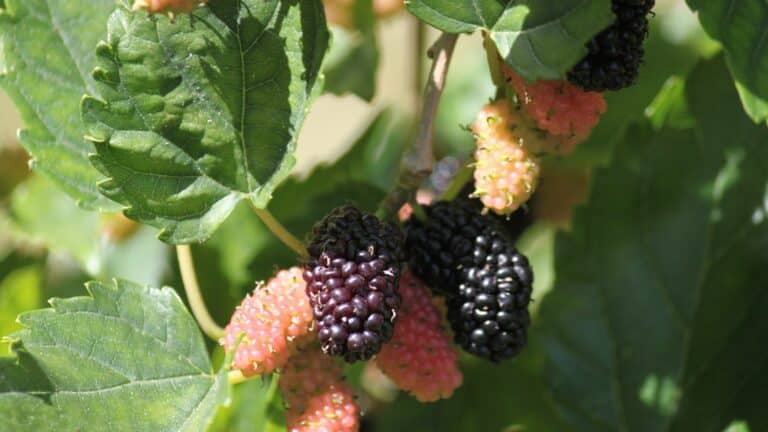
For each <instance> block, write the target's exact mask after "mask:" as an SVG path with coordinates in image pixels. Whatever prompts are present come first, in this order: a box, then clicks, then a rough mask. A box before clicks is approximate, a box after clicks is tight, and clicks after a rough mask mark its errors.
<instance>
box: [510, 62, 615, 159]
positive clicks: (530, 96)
mask: <svg viewBox="0 0 768 432" xmlns="http://www.w3.org/2000/svg"><path fill="white" fill-rule="evenodd" d="M504 75H505V76H506V78H507V81H508V82H510V83H511V84H512V87H514V89H515V93H517V97H518V100H519V102H520V104H521V105H522V108H523V109H524V110H525V112H526V113H527V114H528V116H530V117H531V118H532V119H533V121H534V122H535V123H536V126H537V127H538V128H539V129H541V130H543V131H546V132H547V133H548V135H549V136H548V137H547V139H543V140H541V142H542V143H543V144H544V145H543V147H545V148H544V149H543V150H545V151H548V152H550V153H559V154H568V153H570V152H571V151H573V149H574V148H575V147H576V145H577V144H579V143H580V142H583V141H584V140H586V139H587V137H589V133H590V132H591V131H592V128H594V127H595V126H596V125H597V123H598V121H600V115H601V114H603V113H604V112H605V110H606V104H605V98H604V97H603V94H602V93H597V92H587V91H584V90H582V89H580V88H578V87H576V86H575V85H573V84H571V83H569V82H568V81H550V80H542V81H536V82H534V83H526V82H525V81H524V80H523V79H522V78H521V77H520V76H519V75H517V74H516V73H515V72H514V71H512V70H511V69H509V68H507V67H505V68H504Z"/></svg>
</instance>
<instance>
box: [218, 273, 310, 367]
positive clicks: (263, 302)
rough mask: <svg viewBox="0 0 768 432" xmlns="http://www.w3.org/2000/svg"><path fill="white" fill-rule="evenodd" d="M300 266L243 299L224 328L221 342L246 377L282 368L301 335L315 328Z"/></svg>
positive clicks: (282, 274)
mask: <svg viewBox="0 0 768 432" xmlns="http://www.w3.org/2000/svg"><path fill="white" fill-rule="evenodd" d="M301 273H302V271H301V269H300V268H298V267H293V268H291V269H289V270H283V271H281V272H279V273H278V274H277V275H275V277H274V278H272V279H271V280H270V281H269V283H267V284H266V285H263V286H259V287H257V288H256V289H255V290H254V291H253V294H251V295H248V296H246V297H245V299H243V302H242V303H241V304H240V306H238V307H237V310H236V311H235V313H234V314H233V315H232V320H231V321H230V322H229V325H227V328H226V329H225V335H224V337H223V338H222V339H221V341H220V342H221V344H222V345H224V348H225V349H226V350H227V351H230V350H232V349H233V348H234V347H235V345H236V344H237V341H238V338H240V337H241V335H243V340H242V342H241V343H240V345H239V346H238V347H237V351H236V352H235V355H234V361H233V367H234V368H235V369H238V370H240V371H241V372H242V373H243V375H245V376H253V375H258V374H264V373H270V372H272V371H274V370H275V369H279V368H281V367H283V366H284V365H285V363H286V361H287V360H288V357H289V356H290V355H291V354H292V353H293V352H294V351H295V349H296V345H297V343H298V340H297V339H299V338H301V337H302V336H304V335H306V334H308V333H309V332H310V330H311V329H312V322H313V321H312V320H313V318H312V308H311V307H310V306H309V299H308V298H307V295H306V293H305V286H306V284H305V282H304V278H303V277H302V275H301Z"/></svg>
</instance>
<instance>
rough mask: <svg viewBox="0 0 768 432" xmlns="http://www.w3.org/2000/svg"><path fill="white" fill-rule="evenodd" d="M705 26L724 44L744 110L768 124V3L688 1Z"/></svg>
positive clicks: (733, 0) (710, 0) (756, 120)
mask: <svg viewBox="0 0 768 432" xmlns="http://www.w3.org/2000/svg"><path fill="white" fill-rule="evenodd" d="M688 4H689V5H690V6H691V8H692V9H693V10H695V11H698V13H699V18H700V20H701V24H702V26H704V29H705V30H706V31H707V33H708V34H709V35H710V36H711V37H712V38H714V39H717V40H718V41H719V42H720V43H722V44H723V48H724V49H725V53H726V59H727V60H728V66H729V67H730V69H731V73H732V74H733V77H734V79H735V80H736V83H737V88H738V90H739V94H740V95H741V101H742V103H743V104H744V109H746V111H747V113H748V114H749V115H750V117H752V119H753V120H754V121H755V122H760V123H763V122H766V121H768V42H767V41H768V26H767V25H766V22H768V3H766V2H765V1H763V0H744V1H736V0H688Z"/></svg>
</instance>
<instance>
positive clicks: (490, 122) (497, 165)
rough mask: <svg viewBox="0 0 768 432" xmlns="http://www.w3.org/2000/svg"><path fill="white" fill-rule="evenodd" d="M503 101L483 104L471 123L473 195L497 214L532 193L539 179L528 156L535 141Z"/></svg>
mask: <svg viewBox="0 0 768 432" xmlns="http://www.w3.org/2000/svg"><path fill="white" fill-rule="evenodd" d="M521 121H522V120H521V118H520V116H519V114H518V113H517V112H514V113H513V112H512V111H511V110H510V108H509V105H508V103H507V101H506V100H504V99H502V100H499V101H497V102H495V103H493V104H489V105H486V106H485V107H483V109H482V110H481V111H480V113H478V115H477V119H476V120H475V122H474V123H473V124H472V131H473V132H474V134H475V138H476V140H477V149H476V150H475V161H476V165H475V193H474V195H475V196H477V197H479V198H480V200H481V201H482V202H483V204H484V205H485V206H486V207H488V208H489V209H491V210H493V211H494V212H496V213H498V214H509V213H511V212H513V211H515V210H517V209H518V208H519V207H520V206H521V205H523V204H524V203H525V202H526V201H528V199H529V198H530V197H531V195H532V194H533V192H534V190H535V189H536V185H537V183H538V179H539V171H540V167H539V160H538V158H537V157H536V156H535V155H534V154H532V150H533V149H535V148H536V147H537V145H538V144H537V142H538V139H537V137H536V136H535V134H533V133H529V132H530V130H529V129H527V128H526V127H520V123H521Z"/></svg>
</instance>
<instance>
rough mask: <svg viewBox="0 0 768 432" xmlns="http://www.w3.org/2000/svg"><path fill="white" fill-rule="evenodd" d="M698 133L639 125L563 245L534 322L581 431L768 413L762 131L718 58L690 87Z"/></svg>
mask: <svg viewBox="0 0 768 432" xmlns="http://www.w3.org/2000/svg"><path fill="white" fill-rule="evenodd" d="M686 99H687V106H688V107H689V108H690V110H691V114H692V115H693V116H694V118H695V120H696V125H697V126H696V128H695V129H691V128H689V129H683V130H680V129H670V128H663V129H661V130H659V131H654V130H653V129H652V128H651V127H650V126H649V125H645V126H637V127H634V128H632V129H631V130H630V131H629V132H628V133H627V136H626V137H625V139H624V141H623V142H622V143H621V144H620V146H619V147H618V149H617V151H616V155H615V157H614V160H615V162H614V164H613V165H612V166H611V167H609V168H606V169H604V170H602V171H599V172H598V173H597V175H596V177H595V180H594V184H593V189H592V193H591V197H592V198H591V201H590V202H589V203H588V204H587V205H586V206H585V207H584V208H582V209H581V210H580V211H578V212H577V215H576V217H575V219H574V221H573V230H572V232H570V233H568V234H561V235H559V236H558V238H557V243H556V260H555V269H556V272H557V282H556V286H555V289H554V290H553V292H552V294H550V295H549V296H548V297H547V298H546V299H545V300H544V302H543V305H542V307H541V309H540V315H539V319H538V321H537V324H536V327H537V332H538V336H537V337H539V338H541V339H542V342H543V343H544V345H545V346H546V350H547V353H548V358H549V359H548V363H549V368H548V372H547V376H548V377H549V378H550V383H551V388H552V392H553V395H554V398H555V400H556V401H557V403H558V405H559V408H560V410H561V411H562V412H563V413H564V415H565V416H566V418H567V420H568V421H569V423H571V425H572V427H573V429H574V430H579V431H581V430H583V431H615V430H622V431H692V430H696V431H722V430H723V429H724V428H725V427H726V426H727V425H728V424H729V423H730V421H731V420H733V419H735V418H736V417H737V415H738V407H736V403H737V402H738V401H739V400H740V399H741V398H742V397H744V396H746V393H747V392H751V393H749V394H750V395H751V396H753V397H754V398H757V400H759V401H760V402H756V403H762V406H763V407H764V406H765V404H766V403H768V398H766V396H768V395H766V393H768V392H766V391H765V389H764V388H763V389H759V388H756V389H751V388H750V386H748V385H745V384H747V383H750V382H751V381H753V380H756V379H758V378H760V377H762V375H761V374H762V373H764V371H765V367H766V361H767V360H768V346H766V345H765V344H758V343H755V341H757V340H760V338H762V337H763V335H764V334H765V332H766V331H768V316H767V315H766V314H765V313H763V311H765V310H766V308H768V295H766V292H765V290H764V289H763V288H764V287H765V286H766V283H768V268H766V266H765V262H766V260H768V223H765V222H766V215H768V206H767V205H766V202H767V201H766V198H767V195H766V193H767V192H766V191H767V189H766V187H767V186H768V173H766V171H765V169H764V167H765V166H766V165H767V164H768V149H766V147H765V145H764V143H765V141H766V140H767V139H768V130H766V129H765V128H763V127H759V126H756V125H754V124H753V123H752V122H751V121H750V120H749V118H747V117H746V116H745V115H743V111H742V110H741V109H740V108H739V101H738V96H737V94H736V92H735V89H734V87H733V86H732V84H731V83H730V81H729V80H728V79H727V71H726V69H725V65H724V63H723V62H722V61H721V59H716V60H714V61H709V62H707V63H703V64H702V65H701V66H700V67H698V68H697V69H696V71H695V72H694V74H693V75H692V76H691V77H690V78H689V80H688V81H687V83H686Z"/></svg>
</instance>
